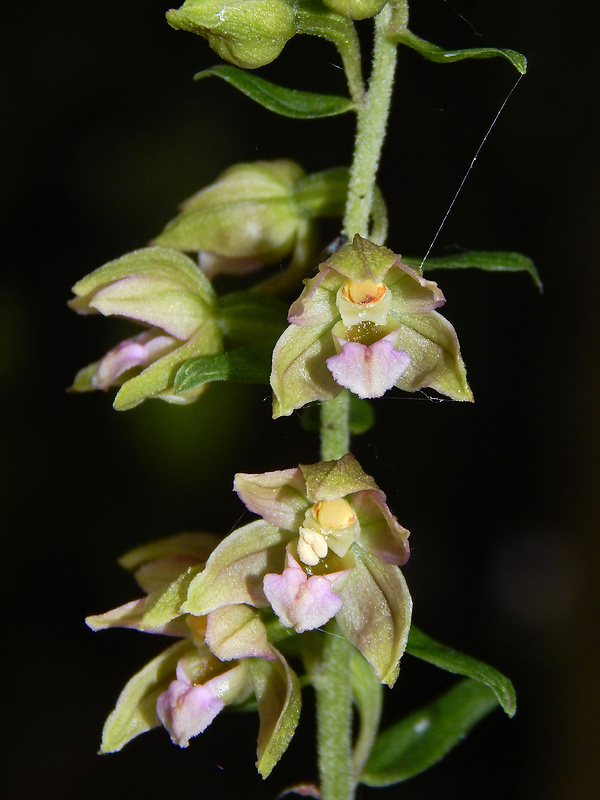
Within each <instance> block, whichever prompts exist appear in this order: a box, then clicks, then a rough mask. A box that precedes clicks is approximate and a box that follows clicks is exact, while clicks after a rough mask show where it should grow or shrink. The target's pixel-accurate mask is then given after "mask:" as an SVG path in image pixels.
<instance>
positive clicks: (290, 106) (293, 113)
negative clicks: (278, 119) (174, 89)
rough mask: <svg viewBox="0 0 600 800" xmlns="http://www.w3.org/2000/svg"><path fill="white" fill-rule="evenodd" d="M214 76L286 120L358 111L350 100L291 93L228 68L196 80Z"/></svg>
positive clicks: (200, 75)
mask: <svg viewBox="0 0 600 800" xmlns="http://www.w3.org/2000/svg"><path fill="white" fill-rule="evenodd" d="M210 75H215V76H216V77H218V78H222V80H224V81H226V82H227V83H229V84H231V85H232V86H234V87H235V88H236V89H239V91H240V92H242V93H243V94H245V95H246V96H247V97H249V98H250V99H251V100H254V102H255V103H258V104H259V105H261V106H262V107H263V108H266V109H267V110H268V111H273V112H274V113H275V114H280V115H281V116H283V117H292V118H293V119H319V118H320V117H335V116H337V115H338V114H345V113H346V112H347V111H352V110H354V103H353V102H352V101H351V100H349V99H348V98H346V97H337V96H336V95H331V94H315V93H314V92H301V91H298V89H288V88H286V87H285V86H277V84H275V83H270V82H269V81H266V80H265V79H264V78H259V77H258V76H257V75H253V74H251V73H249V72H246V71H244V70H243V69H238V68H237V67H230V66H226V65H224V64H219V65H218V66H216V67H210V69H205V70H202V72H199V73H198V74H197V75H195V76H194V78H195V80H200V78H207V77H209V76H210Z"/></svg>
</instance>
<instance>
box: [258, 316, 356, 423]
mask: <svg viewBox="0 0 600 800" xmlns="http://www.w3.org/2000/svg"><path fill="white" fill-rule="evenodd" d="M334 323H335V320H332V321H331V322H327V323H326V324H325V325H309V326H305V327H304V326H301V325H289V326H288V328H287V329H286V330H285V331H284V332H283V334H282V335H281V337H280V338H279V341H278V342H277V344H276V345H275V350H274V351H273V369H272V372H271V387H272V389H273V394H274V398H273V417H274V419H277V417H281V416H286V417H287V416H289V415H290V414H291V413H292V411H294V410H295V409H296V408H300V407H301V406H303V405H306V403H310V402H312V401H313V400H331V399H332V398H334V397H336V396H337V395H338V394H339V393H340V391H341V387H340V386H338V385H337V383H336V382H335V381H334V379H333V376H332V375H331V373H330V372H329V370H328V369H327V364H326V363H325V361H326V359H328V358H329V357H330V356H334V355H335V346H334V343H333V338H332V336H331V329H332V327H333V325H334Z"/></svg>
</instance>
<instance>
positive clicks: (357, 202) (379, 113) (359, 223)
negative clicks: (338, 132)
mask: <svg viewBox="0 0 600 800" xmlns="http://www.w3.org/2000/svg"><path fill="white" fill-rule="evenodd" d="M391 13H392V11H391V9H390V6H389V4H388V5H386V6H384V8H383V10H382V11H381V12H380V13H379V14H378V15H377V17H376V18H375V45H374V49H373V69H372V71H371V78H370V81H369V91H368V92H367V95H366V97H365V101H364V103H362V105H361V106H360V108H359V110H358V121H357V130H356V142H355V147H354V158H353V161H352V167H351V169H350V186H349V189H348V201H347V205H346V215H345V217H344V233H345V234H346V236H347V237H348V238H349V239H351V238H352V237H353V236H354V234H355V233H358V234H360V235H361V236H367V233H368V224H369V215H370V213H371V206H372V204H373V188H374V186H375V176H376V174H377V168H378V167H379V159H380V156H381V148H382V146H383V140H384V138H385V133H386V128H387V122H388V116H389V111H390V102H391V98H392V88H393V85H394V74H395V71H396V49H397V46H396V44H394V43H393V42H391V41H390V40H389V39H387V38H386V36H385V30H386V28H387V26H388V24H389V21H390V17H391Z"/></svg>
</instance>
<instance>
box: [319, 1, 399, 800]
mask: <svg viewBox="0 0 600 800" xmlns="http://www.w3.org/2000/svg"><path fill="white" fill-rule="evenodd" d="M390 18H391V10H390V7H389V5H386V6H385V7H384V8H383V10H382V11H381V13H380V14H379V15H378V16H377V17H376V19H375V42H374V48H373V67H372V71H371V78H370V81H369V90H368V92H367V94H366V96H365V98H364V101H363V102H362V103H361V105H360V106H359V109H358V120H357V132H356V141H355V147H354V156H353V162H352V167H351V169H350V184H349V188H348V199H347V204H346V213H345V216H344V227H343V231H344V233H345V235H346V236H347V237H348V239H352V237H353V236H354V234H355V233H358V234H360V235H361V236H365V237H366V236H367V235H368V232H369V231H368V228H369V218H370V216H371V210H372V206H373V196H374V188H375V176H376V174H377V169H378V167H379V160H380V157H381V149H382V146H383V141H384V139H385V133H386V129H387V122H388V116H389V111H390V103H391V96H392V89H393V85H394V73H395V68H396V45H395V44H394V43H393V42H391V41H389V40H388V39H386V36H385V30H386V28H387V26H388V24H389V21H390ZM349 451H350V396H349V393H348V392H347V391H346V390H343V391H342V392H341V393H340V394H339V395H338V396H337V397H336V398H335V399H333V400H330V401H329V402H327V403H323V404H322V405H321V458H322V459H323V460H324V461H329V460H331V459H336V458H341V457H342V456H343V455H344V454H345V453H348V452H349ZM351 652H352V650H351V645H350V644H349V643H348V642H347V641H346V640H345V639H344V638H343V637H341V636H340V634H339V631H338V632H337V633H334V632H333V631H332V630H331V626H330V627H329V630H328V631H327V632H326V634H325V641H324V646H323V654H322V661H321V665H320V669H319V673H318V676H317V677H316V680H315V684H316V686H315V688H316V697H317V748H318V755H319V775H320V782H321V787H320V788H321V800H352V798H354V790H355V786H356V778H355V776H354V771H353V765H352V693H351V688H350V680H349V675H350V657H351Z"/></svg>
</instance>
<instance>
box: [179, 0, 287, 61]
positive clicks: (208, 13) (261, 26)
mask: <svg viewBox="0 0 600 800" xmlns="http://www.w3.org/2000/svg"><path fill="white" fill-rule="evenodd" d="M167 22H168V23H169V25H171V27H173V28H180V29H182V30H186V31H190V32H191V33H197V34H199V35H200V36H202V37H204V38H205V39H206V40H207V41H208V43H209V45H210V46H211V47H212V49H213V50H214V51H215V52H216V53H218V55H220V56H221V58H223V59H225V61H230V62H231V63H232V64H235V65H236V66H237V67H241V68H242V69H256V68H257V67H262V66H264V65H265V64H270V63H271V61H274V60H275V59H276V58H277V56H278V55H279V54H280V53H281V51H282V50H283V48H284V47H285V44H286V42H287V41H288V40H289V39H291V38H292V36H294V34H295V33H296V25H295V22H294V12H293V6H292V4H291V3H289V2H286V0H186V2H185V3H184V4H183V5H182V6H181V8H179V9H172V10H171V11H167Z"/></svg>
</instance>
